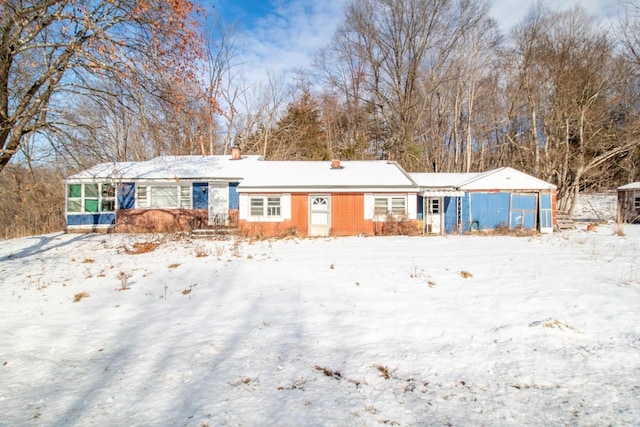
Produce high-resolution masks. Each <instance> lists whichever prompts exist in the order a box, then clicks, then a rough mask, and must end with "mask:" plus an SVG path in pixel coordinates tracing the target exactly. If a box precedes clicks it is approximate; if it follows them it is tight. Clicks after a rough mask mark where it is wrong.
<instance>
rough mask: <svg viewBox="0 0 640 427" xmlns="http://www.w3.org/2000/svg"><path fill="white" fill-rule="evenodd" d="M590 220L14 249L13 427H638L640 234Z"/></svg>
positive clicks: (62, 238) (5, 268)
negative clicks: (538, 226) (564, 224)
mask: <svg viewBox="0 0 640 427" xmlns="http://www.w3.org/2000/svg"><path fill="white" fill-rule="evenodd" d="M585 227H586V224H584V225H583V224H579V229H578V230H575V231H571V232H565V233H554V234H553V235H544V236H534V237H509V236H494V237H481V236H447V237H375V238H373V237H370V238H365V237H352V238H321V239H288V240H263V241H248V240H234V239H228V240H211V239H209V240H207V239H204V240H192V239H190V238H187V237H182V238H178V237H176V236H156V235H73V234H70V235H65V234H50V235H44V236H35V237H29V238H23V239H14V240H8V241H1V242H0V277H1V279H0V280H1V284H0V313H2V317H1V319H2V321H1V322H0V425H2V426H18V425H19V426H30V425H36V426H40V425H42V426H63V425H64V426H105V425H110V426H115V425H117V426H120V425H127V426H150V425H154V426H155V425H162V426H165V425H166V426H198V427H201V426H222V425H230V426H239V425H242V426H253V425H281V426H305V425H308V426H317V425H331V426H334V425H350V426H371V425H378V424H380V425H383V424H387V425H401V426H408V425H411V426H413V425H438V426H440V425H453V426H467V425H486V426H516V425H517V426H540V425H574V426H583V425H584V426H594V425H640V404H638V402H640V309H639V307H640V266H639V260H640V225H626V226H624V228H623V229H622V232H619V230H618V229H617V228H616V226H615V225H613V224H606V225H600V226H598V227H597V228H596V231H595V232H587V231H585ZM148 243H153V244H148ZM145 244H147V245H145ZM155 244H157V247H155ZM145 249H146V250H149V252H144V253H135V252H137V251H142V252H143V251H144V250H145ZM83 293H85V294H86V295H85V296H83ZM74 300H78V301H77V302H74Z"/></svg>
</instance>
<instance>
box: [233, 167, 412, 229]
mask: <svg viewBox="0 0 640 427" xmlns="http://www.w3.org/2000/svg"><path fill="white" fill-rule="evenodd" d="M257 170H258V171H259V173H253V174H251V175H249V176H248V177H246V178H245V179H244V180H242V181H241V182H240V184H239V185H238V188H237V191H238V194H239V199H240V203H239V209H240V212H239V221H238V226H239V228H240V230H241V231H242V232H243V233H245V234H249V235H256V234H258V235H277V234H287V233H295V234H301V235H309V236H328V235H335V236H344V235H358V234H362V235H374V234H383V233H384V234H396V233H402V234H419V231H420V230H419V229H418V227H417V221H416V219H417V218H416V212H417V206H416V203H417V194H418V189H417V187H416V185H415V183H414V182H413V180H412V179H411V178H410V177H409V176H408V175H407V173H406V172H405V171H404V170H403V169H402V168H401V167H400V165H398V164H397V163H396V162H390V161H384V160H370V161H344V162H340V161H339V160H334V161H332V162H326V161H325V162H323V161H280V162H276V161H273V162H271V161H268V162H267V161H265V162H262V164H260V167H259V168H258V169H257ZM390 227H391V228H394V227H395V229H393V230H392V229H390ZM398 227H404V229H402V230H401V229H399V228H398Z"/></svg>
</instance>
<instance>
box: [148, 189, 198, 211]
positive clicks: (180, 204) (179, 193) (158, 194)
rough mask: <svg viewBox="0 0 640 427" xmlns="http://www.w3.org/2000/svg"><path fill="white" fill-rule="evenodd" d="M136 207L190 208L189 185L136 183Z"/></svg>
mask: <svg viewBox="0 0 640 427" xmlns="http://www.w3.org/2000/svg"><path fill="white" fill-rule="evenodd" d="M137 192H138V193H137V194H138V196H137V198H138V208H157V209H190V208H191V185H190V184H185V185H175V184H173V185H172V184H156V185H138V187H137Z"/></svg>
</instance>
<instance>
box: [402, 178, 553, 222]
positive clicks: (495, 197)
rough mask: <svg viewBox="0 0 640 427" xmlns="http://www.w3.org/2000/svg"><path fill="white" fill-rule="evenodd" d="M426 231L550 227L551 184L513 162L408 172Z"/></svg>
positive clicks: (551, 207) (551, 209)
mask: <svg viewBox="0 0 640 427" xmlns="http://www.w3.org/2000/svg"><path fill="white" fill-rule="evenodd" d="M409 175H410V176H411V177H412V178H413V180H414V181H415V182H416V184H417V185H418V186H419V187H420V200H419V202H418V207H419V211H418V218H419V219H422V220H423V227H424V232H425V234H445V233H447V234H450V233H455V232H468V231H470V230H474V229H477V230H482V229H496V228H500V227H505V228H508V229H511V230H513V229H531V230H538V231H539V232H541V233H551V232H553V224H554V219H555V212H556V208H555V206H556V201H555V197H556V186H555V185H553V184H550V183H548V182H545V181H542V180H540V179H538V178H535V177H533V176H530V175H527V174H525V173H523V172H520V171H517V170H515V169H513V168H509V167H503V168H499V169H494V170H490V171H488V172H482V173H412V174H409Z"/></svg>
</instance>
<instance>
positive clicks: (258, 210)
mask: <svg viewBox="0 0 640 427" xmlns="http://www.w3.org/2000/svg"><path fill="white" fill-rule="evenodd" d="M249 209H250V213H251V216H269V217H276V216H280V214H281V211H280V209H281V203H280V196H270V197H251V198H250V199H249Z"/></svg>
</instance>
